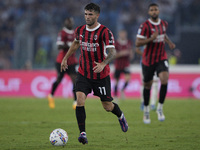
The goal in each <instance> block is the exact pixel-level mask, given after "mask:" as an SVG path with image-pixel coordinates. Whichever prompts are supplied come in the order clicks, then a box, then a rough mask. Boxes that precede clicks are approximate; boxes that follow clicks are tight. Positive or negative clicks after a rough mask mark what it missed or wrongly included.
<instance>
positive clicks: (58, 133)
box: [49, 128, 68, 146]
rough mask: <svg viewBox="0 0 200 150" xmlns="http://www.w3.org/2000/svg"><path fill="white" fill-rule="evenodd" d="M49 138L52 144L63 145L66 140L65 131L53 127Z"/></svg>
mask: <svg viewBox="0 0 200 150" xmlns="http://www.w3.org/2000/svg"><path fill="white" fill-rule="evenodd" d="M49 140H50V142H51V144H52V145H54V146H65V145H66V144H67V141H68V135H67V132H66V131H65V130H63V129H61V128H58V129H55V130H53V131H52V132H51V134H50V137H49Z"/></svg>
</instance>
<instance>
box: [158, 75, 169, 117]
mask: <svg viewBox="0 0 200 150" xmlns="http://www.w3.org/2000/svg"><path fill="white" fill-rule="evenodd" d="M159 78H160V82H161V86H160V95H159V102H158V106H157V114H158V120H159V121H164V120H165V116H164V113H163V104H164V101H165V97H166V94H167V83H168V78H169V73H168V72H167V71H165V72H160V73H159Z"/></svg>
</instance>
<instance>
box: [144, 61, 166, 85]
mask: <svg viewBox="0 0 200 150" xmlns="http://www.w3.org/2000/svg"><path fill="white" fill-rule="evenodd" d="M163 71H167V72H168V71H169V65H168V60H162V61H159V62H158V63H155V64H153V65H151V66H145V65H144V64H142V74H143V81H144V82H149V81H151V80H153V76H154V74H155V72H156V73H157V76H158V75H159V73H160V72H163Z"/></svg>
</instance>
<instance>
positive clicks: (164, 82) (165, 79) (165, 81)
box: [160, 78, 168, 84]
mask: <svg viewBox="0 0 200 150" xmlns="http://www.w3.org/2000/svg"><path fill="white" fill-rule="evenodd" d="M160 82H161V84H167V83H168V78H162V79H161V80H160Z"/></svg>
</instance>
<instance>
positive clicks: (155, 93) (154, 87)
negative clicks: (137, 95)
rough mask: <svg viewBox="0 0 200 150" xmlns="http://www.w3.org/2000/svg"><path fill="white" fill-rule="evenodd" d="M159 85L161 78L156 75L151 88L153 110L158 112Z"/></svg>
mask: <svg viewBox="0 0 200 150" xmlns="http://www.w3.org/2000/svg"><path fill="white" fill-rule="evenodd" d="M158 84H159V78H158V77H157V75H154V77H153V83H152V87H151V98H150V99H151V102H150V103H151V104H150V105H151V110H156V102H157V97H158Z"/></svg>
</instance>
